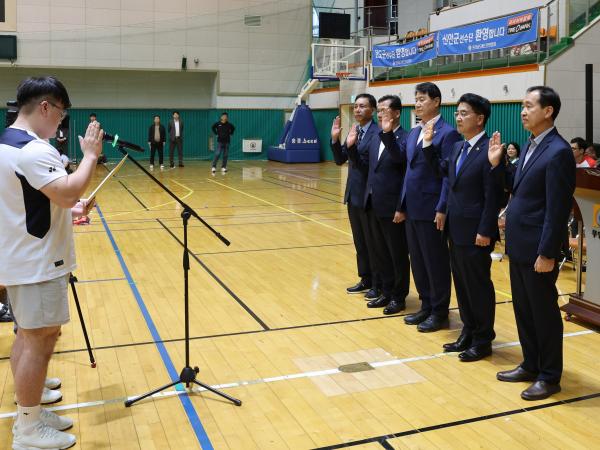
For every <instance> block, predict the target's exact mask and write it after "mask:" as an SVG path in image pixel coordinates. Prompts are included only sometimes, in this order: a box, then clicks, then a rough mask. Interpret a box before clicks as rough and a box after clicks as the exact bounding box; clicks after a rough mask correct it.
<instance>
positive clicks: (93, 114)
mask: <svg viewBox="0 0 600 450" xmlns="http://www.w3.org/2000/svg"><path fill="white" fill-rule="evenodd" d="M90 117H98V116H97V115H96V113H90Z"/></svg>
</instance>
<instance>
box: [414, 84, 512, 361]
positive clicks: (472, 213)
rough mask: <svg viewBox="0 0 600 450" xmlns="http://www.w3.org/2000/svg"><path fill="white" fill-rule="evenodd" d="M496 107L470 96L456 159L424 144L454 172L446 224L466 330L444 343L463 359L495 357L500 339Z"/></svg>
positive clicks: (440, 165)
mask: <svg viewBox="0 0 600 450" xmlns="http://www.w3.org/2000/svg"><path fill="white" fill-rule="evenodd" d="M491 111H492V107H491V105H490V102H489V101H488V99H486V98H483V97H480V96H479V95H476V94H464V95H463V96H462V97H461V98H460V99H459V101H458V107H457V110H456V113H455V116H456V127H457V129H458V131H459V132H460V133H461V134H462V135H463V137H464V140H462V141H459V142H457V143H456V144H454V149H453V151H452V153H451V154H450V157H449V158H448V159H444V160H442V159H440V155H439V154H438V153H436V152H435V151H434V148H433V146H429V147H425V148H423V152H424V153H425V156H426V158H427V160H428V161H429V163H430V164H431V165H432V167H433V168H434V169H435V170H439V171H440V173H442V174H443V175H447V176H448V185H449V188H450V189H449V192H448V210H447V213H446V226H445V228H446V234H447V236H448V238H449V243H450V266H451V268H452V277H453V278H454V289H455V292H456V298H457V300H458V308H459V311H460V318H461V320H462V322H463V329H462V332H461V334H460V336H459V338H458V339H457V340H456V342H452V343H448V344H444V351H447V352H461V353H460V354H459V355H458V357H459V359H460V360H461V361H463V362H469V361H477V360H480V359H482V358H485V357H486V356H489V355H491V354H492V341H493V340H494V338H495V337H496V334H495V333H494V315H495V309H496V295H495V292H494V284H493V283H492V276H491V266H492V259H491V257H490V253H491V252H492V250H493V249H494V245H495V243H496V241H497V240H498V238H499V233H498V212H499V210H500V204H501V199H502V194H503V190H502V186H503V183H502V177H503V175H504V167H503V166H502V165H499V166H498V167H496V168H494V169H492V166H491V165H490V162H489V160H488V142H489V138H488V136H487V134H486V132H485V129H484V127H485V124H486V122H487V120H488V118H489V117H490V114H491ZM424 140H425V141H432V140H433V125H431V124H430V125H428V126H427V129H426V131H425V137H424Z"/></svg>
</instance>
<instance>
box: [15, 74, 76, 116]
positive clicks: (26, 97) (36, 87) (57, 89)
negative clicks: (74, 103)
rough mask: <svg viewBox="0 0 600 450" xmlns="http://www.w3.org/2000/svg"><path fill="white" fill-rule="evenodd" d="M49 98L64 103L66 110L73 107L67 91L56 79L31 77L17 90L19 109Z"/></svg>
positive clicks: (20, 84)
mask: <svg viewBox="0 0 600 450" xmlns="http://www.w3.org/2000/svg"><path fill="white" fill-rule="evenodd" d="M48 97H50V98H52V99H53V100H55V101H57V102H60V103H62V105H63V107H64V108H65V109H67V108H70V107H71V100H69V94H68V93H67V89H66V88H65V86H64V85H63V84H62V83H61V82H60V81H58V79H56V78H55V77H49V76H48V77H29V78H26V79H24V80H23V81H21V83H19V87H18V88H17V106H18V107H19V109H21V108H22V107H23V106H26V105H28V104H30V103H32V102H34V101H42V100H44V99H45V98H48Z"/></svg>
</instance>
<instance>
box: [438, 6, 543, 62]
mask: <svg viewBox="0 0 600 450" xmlns="http://www.w3.org/2000/svg"><path fill="white" fill-rule="evenodd" d="M538 20H539V11H538V10H537V9H532V10H529V11H523V12H520V13H517V14H513V15H510V16H505V17H501V18H499V19H494V20H489V21H487V22H481V23H474V24H470V25H464V26H462V27H456V28H448V29H446V30H441V31H439V32H438V39H437V55H438V56H448V55H464V54H467V53H478V52H485V51H489V50H496V49H499V48H506V47H513V46H516V45H522V44H527V43H529V42H533V41H535V40H537V37H538Z"/></svg>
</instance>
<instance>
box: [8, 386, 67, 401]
mask: <svg viewBox="0 0 600 450" xmlns="http://www.w3.org/2000/svg"><path fill="white" fill-rule="evenodd" d="M61 400H62V393H61V392H60V391H59V390H58V389H48V388H47V387H45V386H44V390H43V391H42V399H41V400H40V404H42V405H49V404H51V403H56V402H60V401H61ZM15 403H19V402H18V401H17V394H15Z"/></svg>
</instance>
